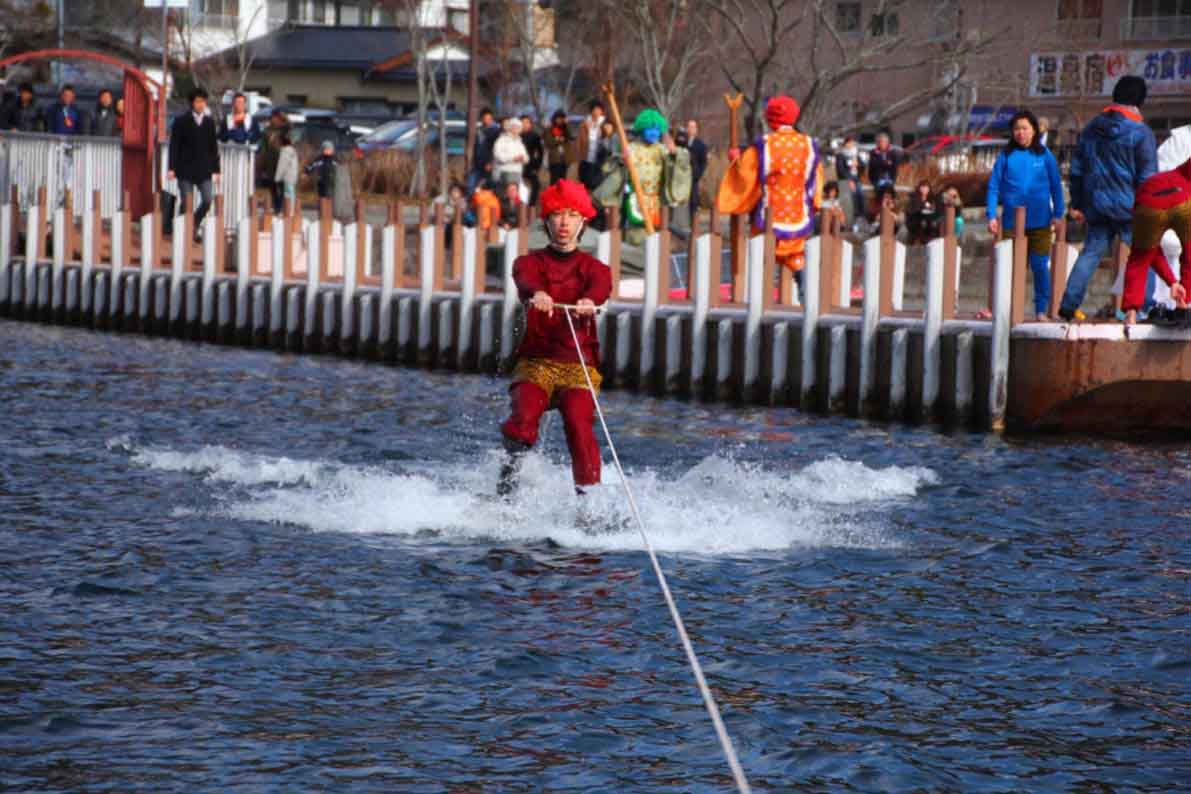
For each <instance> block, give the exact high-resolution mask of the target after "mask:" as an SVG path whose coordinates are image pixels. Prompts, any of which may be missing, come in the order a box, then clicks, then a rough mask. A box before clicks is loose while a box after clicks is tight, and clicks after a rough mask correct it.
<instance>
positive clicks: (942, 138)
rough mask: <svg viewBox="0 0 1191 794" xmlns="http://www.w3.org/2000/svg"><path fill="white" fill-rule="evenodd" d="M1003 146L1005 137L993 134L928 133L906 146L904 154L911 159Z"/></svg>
mask: <svg viewBox="0 0 1191 794" xmlns="http://www.w3.org/2000/svg"><path fill="white" fill-rule="evenodd" d="M996 145H1000V146H1004V145H1005V139H1004V138H998V137H996V136H993V135H975V134H971V133H969V134H965V135H928V136H926V137H925V138H919V139H918V140H916V141H914V142H913V143H912V144H910V145H909V146H907V147H906V149H905V152H906V156H907V157H909V158H911V159H918V158H923V157H931V156H934V155H941V154H963V153H966V152H967V151H968V150H969V149H971V148H973V147H976V146H996Z"/></svg>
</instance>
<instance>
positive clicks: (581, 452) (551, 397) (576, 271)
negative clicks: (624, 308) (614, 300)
mask: <svg viewBox="0 0 1191 794" xmlns="http://www.w3.org/2000/svg"><path fill="white" fill-rule="evenodd" d="M541 203H542V217H543V218H544V219H545V225H546V233H547V235H548V236H549V237H550V245H549V246H548V247H546V248H543V249H541V250H539V251H533V252H531V253H529V254H526V255H525V256H522V257H519V258H518V259H517V261H516V262H514V263H513V281H514V282H516V284H517V290H518V292H519V293H520V296H521V300H523V301H527V302H528V307H527V309H526V330H525V337H524V339H523V340H522V341H521V344H520V345H519V346H518V348H517V351H516V359H517V364H516V367H515V368H514V370H513V385H512V386H511V387H510V388H509V394H510V396H511V397H512V415H511V416H510V417H509V418H508V419H507V420H506V421H505V423H504V424H503V425H501V428H500V429H501V433H502V434H503V435H504V438H505V448H506V449H507V450H508V451H509V460H508V462H506V464H505V466H504V468H503V469H502V470H501V475H500V482H499V484H498V485H497V493H498V494H500V495H501V496H507V495H509V494H510V493H512V491H513V490H514V489H515V488H516V485H517V472H518V469H519V468H520V463H521V459H522V457H523V456H524V454H525V453H526V452H528V451H529V449H530V448H531V447H533V445H534V444H535V443H537V440H538V424H539V422H541V419H542V414H543V413H545V412H546V411H548V410H550V409H551V408H557V409H558V412H559V413H561V414H562V419H563V427H564V428H565V430H566V437H567V447H568V448H569V449H570V452H571V471H572V474H573V476H574V480H575V490H576V492H577V493H580V494H582V493H583V487H584V486H587V485H595V484H596V483H598V482H599V481H600V447H599V444H598V443H597V442H596V439H595V433H594V420H595V401H594V400H593V398H592V394H591V391H590V389H589V388H588V384H587V381H588V378H590V379H591V383H592V386H594V387H595V388H596V389H597V390H598V389H599V386H600V372H599V369H598V367H599V361H600V350H599V338H598V336H597V334H596V326H595V312H596V307H597V306H598V305H600V304H602V303H604V302H605V301H606V300H608V296H609V294H610V293H611V291H612V278H611V274H610V273H609V271H608V266H607V265H605V264H604V263H603V262H601V261H599V260H598V259H596V258H595V257H593V256H591V255H589V254H586V253H584V252H583V251H580V250H579V249H578V245H579V238H580V236H581V235H582V233H583V226H584V224H585V223H586V222H587V221H590V220H591V219H592V218H594V217H595V215H596V212H595V208H594V207H593V206H592V204H591V199H590V198H589V197H588V195H587V191H586V190H585V189H584V188H583V186H582V185H579V184H578V183H576V182H572V181H570V180H566V179H563V180H561V181H559V182H557V183H556V184H554V185H552V186H550V187H549V188H547V189H546V190H545V191H543V192H542V197H541ZM555 304H569V305H574V306H576V307H577V308H576V309H573V310H570V309H556V308H555ZM567 311H570V312H571V318H570V322H571V323H573V324H574V330H575V336H572V335H571V325H570V324H568V322H567V317H566V316H565V314H564V312H567ZM576 338H577V339H578V343H579V348H581V349H582V352H583V356H582V360H583V362H584V363H586V365H587V374H586V376H585V375H584V372H583V365H582V364H580V356H579V351H578V350H576V347H575V341H576Z"/></svg>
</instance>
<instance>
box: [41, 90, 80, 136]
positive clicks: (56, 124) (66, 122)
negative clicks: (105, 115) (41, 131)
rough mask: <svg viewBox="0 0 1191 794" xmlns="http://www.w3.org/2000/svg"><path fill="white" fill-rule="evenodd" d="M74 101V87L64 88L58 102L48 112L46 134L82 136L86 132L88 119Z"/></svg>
mask: <svg viewBox="0 0 1191 794" xmlns="http://www.w3.org/2000/svg"><path fill="white" fill-rule="evenodd" d="M74 99H75V95H74V86H72V85H64V86H62V91H61V92H60V93H59V94H58V101H57V102H56V103H55V104H54V105H53V107H51V108H50V109H49V110H48V111H46V117H45V128H46V132H50V133H53V134H54V135H82V134H84V133H85V132H86V125H87V117H86V116H84V115H83V111H81V110H79V107H78V105H76V104H75V103H74Z"/></svg>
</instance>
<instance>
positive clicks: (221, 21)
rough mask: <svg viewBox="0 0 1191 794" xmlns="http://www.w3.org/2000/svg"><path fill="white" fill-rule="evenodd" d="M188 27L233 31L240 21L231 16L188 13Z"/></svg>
mask: <svg viewBox="0 0 1191 794" xmlns="http://www.w3.org/2000/svg"><path fill="white" fill-rule="evenodd" d="M189 21H190V26H191V27H195V28H213V29H216V30H235V29H236V26H237V25H239V24H240V20H239V18H238V17H236V16H235V15H233V14H206V13H202V12H197V13H196V12H194V11H191V12H190V16H189Z"/></svg>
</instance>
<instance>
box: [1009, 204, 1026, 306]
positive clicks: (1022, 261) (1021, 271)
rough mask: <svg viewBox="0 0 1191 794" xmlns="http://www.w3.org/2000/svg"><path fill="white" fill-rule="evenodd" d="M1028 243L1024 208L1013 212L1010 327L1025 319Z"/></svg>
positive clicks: (1018, 208)
mask: <svg viewBox="0 0 1191 794" xmlns="http://www.w3.org/2000/svg"><path fill="white" fill-rule="evenodd" d="M1029 256H1030V251H1029V243H1028V241H1027V240H1026V208H1025V207H1017V208H1015V209H1014V210H1013V279H1012V282H1011V283H1012V285H1013V286H1012V289H1013V292H1012V296H1011V298H1010V308H1009V322H1010V326H1011V327H1012V326H1014V325H1021V324H1022V323H1023V322H1025V319H1026V272H1027V271H1028V270H1029V269H1030V262H1029Z"/></svg>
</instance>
